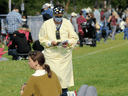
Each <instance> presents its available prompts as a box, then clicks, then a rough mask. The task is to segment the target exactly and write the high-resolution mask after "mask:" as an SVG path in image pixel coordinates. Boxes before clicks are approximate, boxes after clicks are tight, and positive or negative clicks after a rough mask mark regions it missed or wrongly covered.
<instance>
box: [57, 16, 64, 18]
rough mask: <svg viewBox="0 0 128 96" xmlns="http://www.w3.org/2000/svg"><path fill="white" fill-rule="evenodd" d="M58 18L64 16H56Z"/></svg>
mask: <svg viewBox="0 0 128 96" xmlns="http://www.w3.org/2000/svg"><path fill="white" fill-rule="evenodd" d="M55 17H56V18H62V17H63V16H55Z"/></svg>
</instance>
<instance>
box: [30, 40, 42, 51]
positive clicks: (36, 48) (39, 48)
mask: <svg viewBox="0 0 128 96" xmlns="http://www.w3.org/2000/svg"><path fill="white" fill-rule="evenodd" d="M32 48H33V50H34V51H40V52H42V51H43V50H44V47H43V46H42V45H41V44H40V42H39V40H36V41H35V42H34V43H33V45H32Z"/></svg>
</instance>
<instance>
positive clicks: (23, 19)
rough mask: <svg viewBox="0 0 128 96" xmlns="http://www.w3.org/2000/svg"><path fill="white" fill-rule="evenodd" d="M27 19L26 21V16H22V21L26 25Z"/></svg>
mask: <svg viewBox="0 0 128 96" xmlns="http://www.w3.org/2000/svg"><path fill="white" fill-rule="evenodd" d="M27 19H28V17H27V15H22V21H23V23H24V24H27Z"/></svg>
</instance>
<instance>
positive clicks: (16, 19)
mask: <svg viewBox="0 0 128 96" xmlns="http://www.w3.org/2000/svg"><path fill="white" fill-rule="evenodd" d="M6 21H7V25H8V33H9V34H13V32H14V31H16V30H18V28H20V27H21V25H22V16H21V14H20V13H18V12H17V11H14V10H13V11H11V12H10V13H8V15H7V17H6Z"/></svg>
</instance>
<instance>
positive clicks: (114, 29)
mask: <svg viewBox="0 0 128 96" xmlns="http://www.w3.org/2000/svg"><path fill="white" fill-rule="evenodd" d="M127 13H128V10H127V9H125V11H124V13H123V12H121V9H120V10H119V12H116V11H115V10H114V9H111V8H108V9H106V11H105V12H104V9H102V10H101V12H100V11H99V10H98V7H97V6H94V12H92V10H91V9H90V8H89V9H88V8H87V9H86V8H85V9H82V10H81V11H80V13H79V15H80V16H79V15H76V13H74V12H72V13H71V19H70V21H71V22H72V25H73V27H74V30H75V32H76V33H77V34H78V35H79V46H80V47H83V44H87V39H85V38H87V37H88V38H90V35H89V33H90V34H92V35H93V34H94V35H95V36H94V37H93V39H94V40H93V41H94V42H95V40H97V41H99V42H100V40H101V38H104V42H106V40H107V38H108V36H110V37H111V40H115V35H116V33H119V32H124V38H123V39H125V38H126V37H127V36H128V35H127V34H128V30H127V27H128V25H127V23H126V18H127V16H126V15H127ZM78 16H79V17H78ZM90 19H92V21H93V23H94V24H95V26H94V27H95V30H93V32H91V30H87V29H88V28H87V26H86V28H83V26H82V24H83V23H85V22H88V21H90ZM85 24H86V23H85ZM84 27H85V25H84ZM90 28H91V27H90ZM90 28H89V29H90ZM85 29H86V30H85ZM94 31H95V32H94ZM87 33H88V34H87ZM95 45H96V44H95Z"/></svg>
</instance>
